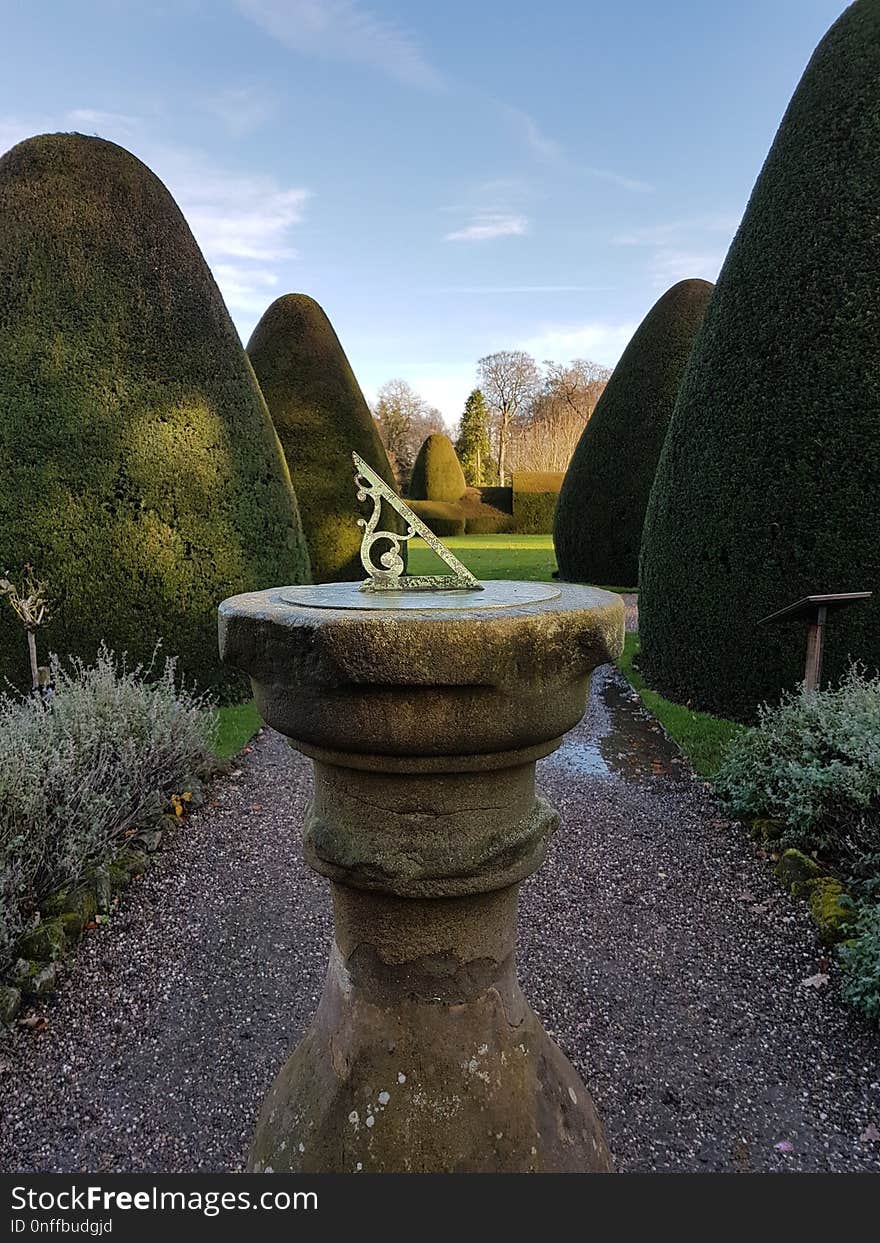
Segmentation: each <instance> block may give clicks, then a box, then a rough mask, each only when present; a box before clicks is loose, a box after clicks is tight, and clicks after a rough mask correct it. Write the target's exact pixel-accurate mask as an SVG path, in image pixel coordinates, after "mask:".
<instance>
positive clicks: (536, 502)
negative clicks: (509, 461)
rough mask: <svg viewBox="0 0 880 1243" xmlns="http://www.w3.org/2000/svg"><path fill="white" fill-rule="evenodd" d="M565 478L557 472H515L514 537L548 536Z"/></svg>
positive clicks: (551, 528)
mask: <svg viewBox="0 0 880 1243" xmlns="http://www.w3.org/2000/svg"><path fill="white" fill-rule="evenodd" d="M564 478H565V476H564V475H563V474H562V473H561V472H557V471H514V472H513V478H512V484H513V530H514V531H516V533H517V535H549V534H550V532H551V531H552V530H553V515H554V514H555V512H556V505H557V502H558V500H559V489H560V488H561V487H562V481H563V479H564Z"/></svg>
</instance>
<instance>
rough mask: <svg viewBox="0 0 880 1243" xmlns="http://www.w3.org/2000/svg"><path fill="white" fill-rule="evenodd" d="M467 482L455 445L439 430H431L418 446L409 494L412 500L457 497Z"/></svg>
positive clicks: (458, 498) (451, 498)
mask: <svg viewBox="0 0 880 1243" xmlns="http://www.w3.org/2000/svg"><path fill="white" fill-rule="evenodd" d="M466 487H467V482H466V480H465V477H464V471H463V470H462V469H461V462H459V460H458V454H457V453H456V452H455V446H454V445H453V443H452V441H451V440H450V439H449V437H448V436H444V435H443V433H442V432H434V433H433V434H432V435H430V436H429V437H428V438H427V440H426V441H425V442H424V444H423V445H422V447H421V449H419V453H418V457H417V458H416V460H415V464H414V466H413V470H412V476H411V478H410V484H409V494H410V496H411V497H412V498H413V500H416V501H458V500H461V498H462V497H463V496H464V492H465V488H466Z"/></svg>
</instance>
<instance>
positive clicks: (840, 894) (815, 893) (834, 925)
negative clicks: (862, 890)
mask: <svg viewBox="0 0 880 1243" xmlns="http://www.w3.org/2000/svg"><path fill="white" fill-rule="evenodd" d="M807 884H808V892H807V902H808V903H809V907H810V916H811V918H812V920H813V923H814V924H815V925H816V928H817V929H818V932H819V940H820V941H821V942H822V944H823V945H833V944H834V943H835V942H837V941H842V940H843V938H844V937H845V936H846V935H847V933H848V932H849V930H850V925H851V924H852V923H853V922H854V921H855V918H856V912H855V908H854V906H853V903H852V901H851V900H850V899H849V898H848V897H847V893H846V890H845V889H844V887H843V885H842V884H841V883H840V881H839V880H835V878H834V877H833V876H820V877H818V878H817V879H816V880H813V881H809V882H808V883H807Z"/></svg>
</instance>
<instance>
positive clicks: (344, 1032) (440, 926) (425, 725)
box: [219, 455, 624, 1174]
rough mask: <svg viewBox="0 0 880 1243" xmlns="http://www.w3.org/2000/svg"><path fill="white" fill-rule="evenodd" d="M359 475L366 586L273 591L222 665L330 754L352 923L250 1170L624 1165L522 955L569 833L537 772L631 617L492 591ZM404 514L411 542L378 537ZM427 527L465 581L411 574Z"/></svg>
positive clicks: (287, 731)
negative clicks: (542, 884)
mask: <svg viewBox="0 0 880 1243" xmlns="http://www.w3.org/2000/svg"><path fill="white" fill-rule="evenodd" d="M353 461H354V469H355V488H356V492H357V497H358V500H359V501H360V502H362V503H363V502H367V501H369V502H370V503H371V505H372V510H371V511H370V513H369V517H366V516H364V517H362V518H361V519H360V523H361V526H362V528H363V544H362V548H361V559H362V562H363V566H364V570H365V572H366V578H365V579H364V581H363V582H345V583H322V584H318V585H316V586H307V587H297V586H287V587H270V588H267V589H266V590H264V591H254V592H246V593H244V594H243V595H239V596H234V597H232V598H231V599H229V600H224V601H223V603H222V604H221V605H220V610H219V639H220V652H221V655H222V657H223V660H224V662H225V663H226V664H228V665H229V666H231V667H233V668H236V669H240V670H242V671H243V672H245V673H247V674H248V676H249V677H250V680H251V686H252V687H253V691H254V699H255V701H256V704H257V707H258V709H259V711H260V714H261V716H262V717H263V719H264V721H266V723H267V724H268V725H270V726H271V727H272V728H273V729H276V730H278V731H279V732H280V733H282V734H284V735H286V737H287V738H288V739H289V740H290V744H291V746H293V747H294V748H296V750H298V751H299V752H300V753H301V754H302V755H304V756H307V757H308V758H309V759H310V760H311V762H312V775H313V782H314V784H313V794H312V798H311V801H310V803H309V805H308V807H306V808H304V809H303V811H304V817H303V855H304V858H305V862H306V863H307V865H308V866H309V867H310V868H312V869H313V871H315V872H316V873H317V874H318V875H319V876H321V877H324V878H326V880H327V881H328V882H329V883H330V885H331V886H332V896H333V913H334V914H333V918H334V933H333V941H332V943H331V949H330V955H329V961H328V965H327V973H326V976H325V979H324V991H323V993H322V997H321V1001H320V1003H319V1005H318V1008H317V1011H316V1012H315V1015H314V1017H313V1019H312V1022H311V1024H310V1026H309V1029H308V1031H307V1033H306V1034H305V1035H304V1037H303V1039H302V1040H301V1041H300V1043H299V1045H298V1046H297V1048H296V1049H295V1050H294V1051H293V1053H292V1054H291V1056H290V1057H289V1059H288V1060H287V1062H286V1063H285V1064H284V1066H282V1067H281V1069H280V1070H279V1072H278V1075H277V1077H276V1079H275V1081H274V1083H273V1085H272V1086H271V1088H270V1089H269V1092H268V1094H267V1096H266V1099H265V1101H264V1103H263V1107H262V1111H261V1114H260V1118H259V1121H258V1123H257V1127H256V1131H255V1134H254V1138H253V1142H252V1145H251V1150H250V1156H249V1158H248V1169H249V1170H250V1171H251V1172H252V1173H262V1172H266V1173H269V1172H273V1173H279V1174H280V1173H294V1174H316V1173H330V1174H335V1173H356V1172H358V1171H362V1172H364V1173H367V1172H370V1173H404V1172H409V1173H416V1174H419V1173H427V1174H432V1173H441V1172H444V1171H448V1170H458V1171H461V1172H462V1173H475V1174H476V1173H563V1172H571V1173H584V1172H589V1171H596V1172H599V1171H601V1172H603V1173H604V1172H608V1171H609V1170H610V1169H611V1158H610V1156H609V1153H608V1148H607V1146H606V1143H605V1139H604V1136H603V1132H602V1125H601V1122H600V1121H599V1118H598V1116H597V1114H596V1110H595V1107H594V1105H593V1103H592V1101H591V1099H590V1095H589V1092H588V1090H587V1087H586V1085H585V1084H584V1083H583V1081H582V1080H581V1078H580V1076H579V1075H578V1073H577V1071H576V1070H575V1068H574V1067H573V1066H572V1065H571V1063H570V1062H569V1061H568V1060H567V1059H566V1057H565V1055H564V1054H563V1052H562V1051H561V1050H560V1049H559V1048H558V1047H557V1046H556V1045H555V1044H553V1042H552V1040H551V1038H550V1037H549V1036H548V1034H547V1033H546V1032H545V1031H544V1029H543V1028H542V1026H541V1022H540V1020H539V1018H538V1016H537V1015H536V1014H535V1012H534V1011H533V1010H532V1009H531V1008H530V1006H529V1004H528V1001H527V1000H526V998H525V996H524V995H523V992H522V990H521V989H520V987H519V984H518V982H517V978H516V960H515V955H514V952H513V951H514V946H515V944H516V940H517V911H518V901H517V892H518V889H519V886H520V883H521V882H522V881H523V880H525V878H526V877H527V876H529V875H531V874H532V873H533V872H535V871H536V870H537V869H538V868H539V867H540V866H541V863H542V862H543V860H544V857H545V854H546V851H547V846H548V843H549V841H550V838H551V836H552V834H553V833H554V832H555V830H556V828H557V826H558V824H559V815H558V813H557V812H556V810H555V809H554V808H553V806H552V805H551V804H550V803H549V802H548V801H547V799H546V798H545V797H544V796H543V795H542V794H541V793H540V791H538V790H537V789H536V788H535V765H536V763H537V761H538V760H539V759H541V758H542V757H544V756H546V755H549V754H550V753H552V752H553V751H554V750H555V749H556V748H557V747H558V746H559V743H560V741H561V740H562V738H563V736H564V735H565V734H566V733H567V732H568V730H570V729H572V728H573V727H574V726H575V725H576V724H577V723H578V721H580V719H581V717H582V716H583V712H584V707H585V705H586V701H587V694H588V691H589V684H590V673H591V672H592V670H593V669H594V668H595V667H596V666H597V665H601V664H603V663H605V662H606V661H609V660H613V659H614V658H615V657H616V656H617V655H619V653H620V651H621V648H622V646H623V629H624V624H623V623H624V617H623V601H622V600H621V599H620V597H619V596H615V595H612V594H611V593H609V592H606V591H600V590H598V589H596V588H593V587H586V586H583V585H581V584H578V583H565V582H559V583H532V582H510V581H507V580H505V581H501V582H498V581H495V582H486V583H480V582H478V581H477V579H476V578H475V576H474V575H473V574H472V573H471V571H470V570H468V569H467V567H466V566H464V565H462V563H461V562H460V561H459V560H458V558H457V557H455V556H454V555H453V553H452V552H451V551H450V550H449V549H448V548H446V547H445V546H444V545H443V544H442V543H441V541H440V540H438V539H437V538H436V536H435V535H434V534H433V532H431V531H430V530H429V529H428V528H427V526H426V525H425V523H424V522H423V521H422V520H421V519H420V518H419V516H418V515H417V514H415V513H413V512H412V510H411V509H410V508H409V507H408V506H407V505H406V504H404V502H403V501H401V500H400V498H399V497H398V496H397V495H396V493H395V492H394V490H393V488H391V487H389V486H388V485H387V484H386V483H385V482H384V481H383V480H382V479H380V478H379V477H378V475H376V473H375V472H374V471H372V470H371V469H370V467H369V466H367V464H366V463H365V462H364V461H363V459H362V458H359V457H357V456H356V455H354V456H353ZM383 503H387V504H388V505H390V506H391V507H392V508H393V509H394V510H395V512H396V513H397V514H399V515H400V516H401V518H402V519H403V522H404V526H403V532H402V533H401V534H397V533H395V532H391V531H386V530H383V529H380V522H381V514H380V508H381V505H382V504H383ZM386 512H387V511H386ZM416 535H420V536H421V537H422V539H423V540H424V541H425V543H426V544H427V545H428V546H429V547H430V548H432V549H433V550H434V552H435V553H436V554H437V556H438V557H439V558H440V560H441V562H442V566H438V570H439V569H443V570H447V571H448V573H438V574H436V575H428V574H426V575H421V574H413V575H408V574H406V573H404V558H403V556H402V555H401V553H402V551H403V549H404V548H406V546H407V541H408V540H410V539H413V537H414V536H416ZM380 541H382V542H381V543H380ZM355 610H361V611H359V612H358V611H355ZM406 610H409V611H406ZM564 879H565V878H564V877H563V878H562V880H561V881H560V882H559V883H564ZM291 935H293V933H291V932H290V930H289V929H288V930H287V931H285V932H284V933H283V934H281V939H283V940H285V941H286V940H287V939H289V937H290V936H291Z"/></svg>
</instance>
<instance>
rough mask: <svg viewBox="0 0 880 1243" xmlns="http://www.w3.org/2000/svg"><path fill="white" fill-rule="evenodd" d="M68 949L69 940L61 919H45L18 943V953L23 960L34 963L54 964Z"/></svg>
mask: <svg viewBox="0 0 880 1243" xmlns="http://www.w3.org/2000/svg"><path fill="white" fill-rule="evenodd" d="M66 948H67V938H66V936H65V932H64V924H63V922H62V920H61V918H58V919H44V920H41V921H40V923H38V924H37V926H36V928H32V929H31V930H30V932H27V933H25V935H24V936H23V937H22V938H21V940H20V941H19V943H18V952H19V954H21V956H22V958H28V959H31V960H32V961H33V962H40V963H45V962H54V961H55V959H56V958H61V957H62V956H63V954H64V951H65V949H66Z"/></svg>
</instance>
